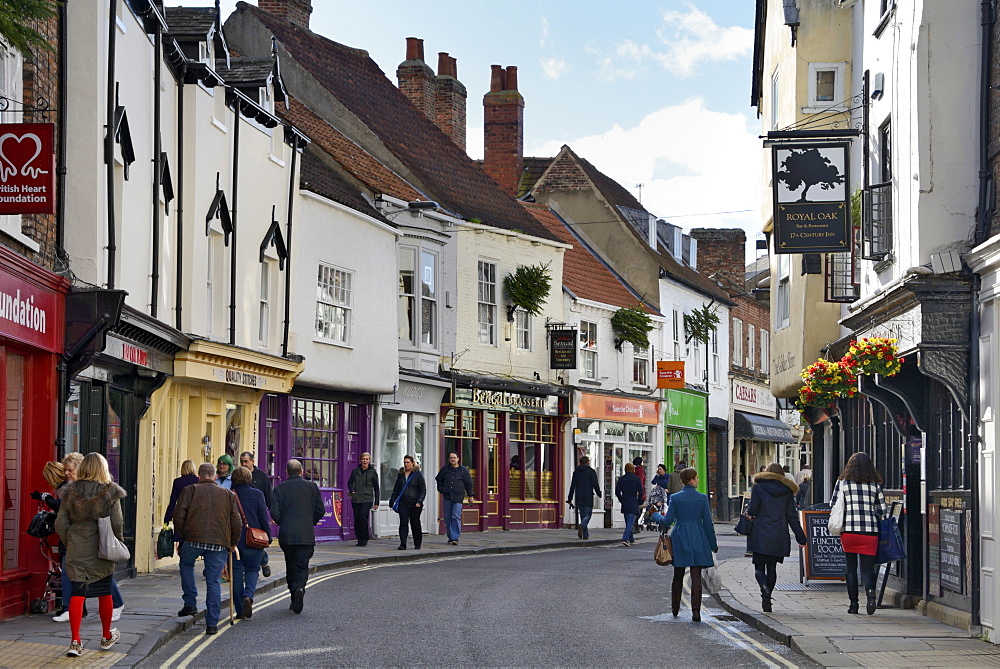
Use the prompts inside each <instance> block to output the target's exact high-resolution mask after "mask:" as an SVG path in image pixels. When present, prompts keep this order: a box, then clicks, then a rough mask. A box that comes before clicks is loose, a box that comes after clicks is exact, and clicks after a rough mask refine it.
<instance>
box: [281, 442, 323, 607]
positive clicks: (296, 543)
mask: <svg viewBox="0 0 1000 669" xmlns="http://www.w3.org/2000/svg"><path fill="white" fill-rule="evenodd" d="M286 471H287V472H288V478H287V479H285V480H284V481H282V482H281V483H279V484H278V485H277V486H276V487H275V488H274V499H273V500H272V502H271V520H273V521H274V522H275V523H277V525H278V527H279V529H278V545H279V546H281V551H282V552H283V553H284V554H285V574H286V577H287V579H288V590H289V592H291V593H292V604H291V606H289V607H288V608H290V609H291V610H292V611H294V612H295V613H302V600H303V598H304V597H305V594H306V580H307V579H308V578H309V560H310V558H312V556H313V551H314V550H315V549H316V531H315V529H314V528H315V526H316V524H317V523H319V521H321V520H323V514H324V513H325V511H326V509H325V508H324V507H323V498H322V497H321V496H320V494H319V488H318V487H317V486H316V484H315V483H313V482H312V481H306V480H305V479H304V478H302V463H301V462H299V461H298V460H289V461H288V465H287V467H286Z"/></svg>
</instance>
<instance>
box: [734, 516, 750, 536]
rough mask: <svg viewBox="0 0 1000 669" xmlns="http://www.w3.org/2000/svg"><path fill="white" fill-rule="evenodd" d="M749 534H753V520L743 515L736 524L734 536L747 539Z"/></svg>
mask: <svg viewBox="0 0 1000 669" xmlns="http://www.w3.org/2000/svg"><path fill="white" fill-rule="evenodd" d="M751 532H753V518H751V517H750V516H748V515H746V514H745V513H744V514H743V515H741V516H740V519H739V520H738V521H737V522H736V534H742V535H743V536H745V537H749V536H750V533H751Z"/></svg>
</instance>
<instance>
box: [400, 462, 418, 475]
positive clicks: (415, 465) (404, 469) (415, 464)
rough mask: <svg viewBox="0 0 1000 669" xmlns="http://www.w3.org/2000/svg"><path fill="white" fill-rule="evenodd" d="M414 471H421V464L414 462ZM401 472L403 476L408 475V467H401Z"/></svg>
mask: <svg viewBox="0 0 1000 669" xmlns="http://www.w3.org/2000/svg"><path fill="white" fill-rule="evenodd" d="M413 471H415V472H419V471H420V465H418V464H417V463H416V462H414V463H413ZM399 473H400V474H402V475H403V476H406V467H400V468H399Z"/></svg>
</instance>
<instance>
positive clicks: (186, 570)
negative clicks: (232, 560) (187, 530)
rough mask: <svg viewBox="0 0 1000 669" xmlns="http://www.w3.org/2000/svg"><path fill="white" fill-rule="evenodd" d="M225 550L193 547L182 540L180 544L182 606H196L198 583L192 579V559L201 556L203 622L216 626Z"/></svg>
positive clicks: (225, 559) (220, 599)
mask: <svg viewBox="0 0 1000 669" xmlns="http://www.w3.org/2000/svg"><path fill="white" fill-rule="evenodd" d="M226 553H227V551H224V550H221V551H208V550H205V549H204V548H194V547H193V546H192V545H191V544H190V543H188V542H184V544H183V545H182V546H181V589H182V590H183V591H184V606H186V607H188V606H189V607H192V608H195V607H197V606H198V585H197V584H196V583H195V580H194V561H195V560H196V559H197V558H199V557H201V558H204V560H205V569H204V571H203V572H202V574H203V575H204V576H205V624H206V625H208V626H209V627H217V626H218V624H219V609H220V607H221V606H222V586H221V585H220V584H219V579H220V578H221V577H222V568H223V567H225V566H226V561H227V555H226Z"/></svg>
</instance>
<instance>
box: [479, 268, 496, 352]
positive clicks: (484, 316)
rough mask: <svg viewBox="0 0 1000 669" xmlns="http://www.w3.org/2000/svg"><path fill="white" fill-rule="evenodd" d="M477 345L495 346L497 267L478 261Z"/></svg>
mask: <svg viewBox="0 0 1000 669" xmlns="http://www.w3.org/2000/svg"><path fill="white" fill-rule="evenodd" d="M479 343H480V344H486V345H488V346H496V345H497V265H496V263H492V262H487V261H486V260H480V261H479Z"/></svg>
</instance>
